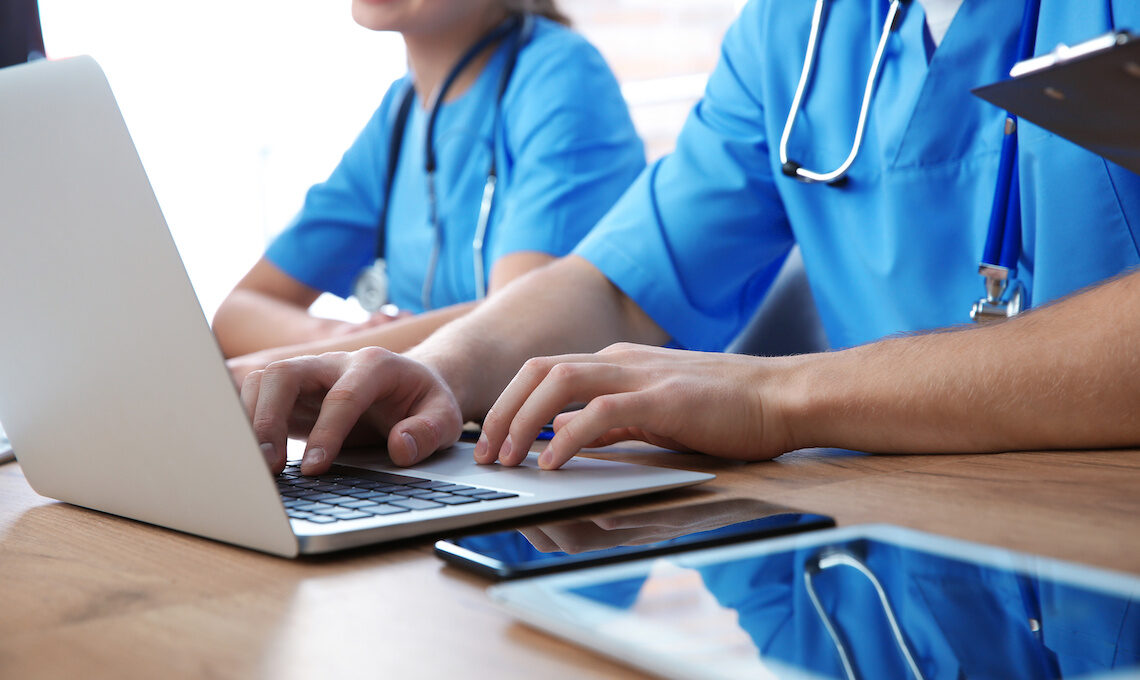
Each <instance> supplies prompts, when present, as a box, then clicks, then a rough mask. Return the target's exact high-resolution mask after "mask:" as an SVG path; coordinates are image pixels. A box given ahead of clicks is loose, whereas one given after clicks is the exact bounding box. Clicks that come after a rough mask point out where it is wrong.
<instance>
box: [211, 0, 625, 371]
mask: <svg viewBox="0 0 1140 680" xmlns="http://www.w3.org/2000/svg"><path fill="white" fill-rule="evenodd" d="M523 11H529V12H533V14H532V17H533V19H532V20H531V22H529V23H526V24H524V23H522V22H518V23H517V24H512V23H510V22H512V21H514V20H513V19H512V18H511V15H520V14H521V12H523ZM353 16H354V18H355V19H356V21H357V22H358V23H360V24H361V25H362V26H364V27H366V28H370V29H373V30H378V31H379V30H388V31H399V32H400V33H401V34H402V35H403V37H404V39H405V43H406V46H407V53H408V60H409V66H410V71H411V72H410V73H409V74H408V75H407V76H405V77H403V78H401V79H400V80H398V81H396V82H395V83H394V84H392V86H391V87H390V88H389V89H388V92H387V94H386V95H385V96H384V98H383V101H382V103H381V104H380V107H379V108H378V109H377V111H376V112H375V114H374V115H373V117H372V119H371V120H370V121H369V122H368V124H367V125H366V126H365V128H364V130H363V131H362V132H361V133H360V135H359V137H358V138H357V140H356V141H355V142H354V143H353V145H352V147H351V148H349V149H348V151H347V152H346V153H345V154H344V157H343V159H342V160H341V162H340V164H339V165H338V166H337V167H336V169H335V170H334V171H333V172H332V174H331V176H330V177H329V178H328V180H327V181H325V182H323V183H321V184H318V185H316V186H314V187H313V188H312V189H311V190H310V191H309V193H308V195H307V197H306V199H305V203H304V206H303V207H302V209H301V211H300V213H299V214H298V215H297V217H296V218H295V219H294V221H293V223H292V224H291V225H289V227H288V228H287V229H286V230H285V231H284V232H283V233H282V234H281V235H279V236H278V237H277V238H276V240H274V241H273V243H272V244H271V245H270V246H269V248H268V250H267V252H266V253H265V256H264V257H263V258H262V259H261V260H260V261H259V262H258V263H257V264H256V265H255V266H254V267H253V269H252V270H251V271H250V272H249V274H248V275H247V276H246V277H245V278H244V279H243V280H242V281H241V282H240V283H239V284H238V285H237V287H236V288H235V290H234V291H233V292H232V293H231V294H230V295H229V297H228V298H227V299H226V300H225V301H224V302H223V304H222V305H221V307H220V309H219V310H218V313H217V317H216V319H215V322H214V329H215V332H216V334H217V336H218V339H219V341H220V344H221V346H222V348H223V350H224V352H225V354H226V355H227V356H228V357H235V356H240V357H241V358H239V359H236V360H234V361H231V364H230V366H231V370H232V371H233V372H234V374H235V377H237V378H240V377H242V376H244V373H245V372H248V371H249V370H253V369H255V368H261V367H262V366H264V365H265V364H266V363H268V362H269V361H271V360H274V359H280V358H285V357H288V356H295V355H302V354H313V353H319V352H321V351H328V350H333V349H339V350H343V349H356V348H358V347H363V346H369V345H379V346H383V347H388V348H390V349H394V350H401V349H406V348H408V347H410V346H412V345H413V344H415V343H416V342H418V341H419V340H421V339H423V337H425V336H426V335H427V334H428V333H430V332H431V331H432V330H434V329H435V328H436V327H438V326H440V325H441V324H442V323H444V322H445V321H447V320H450V319H453V318H455V317H457V316H459V315H461V314H462V313H464V312H466V311H468V310H470V309H471V307H472V304H469V303H473V301H475V300H476V299H477V297H478V295H477V293H482V292H483V291H484V290H485V291H486V292H489V293H490V294H491V295H494V294H495V293H496V292H497V291H498V290H499V289H500V288H502V287H503V286H504V285H506V283H507V282H509V281H511V280H513V279H514V278H517V277H519V276H521V275H523V274H525V273H526V272H528V271H530V270H532V269H535V268H537V267H539V266H541V265H543V264H546V263H548V262H550V261H551V260H553V259H555V258H556V257H559V256H562V255H565V254H567V253H568V252H570V251H571V250H572V249H573V248H574V246H575V245H576V244H577V243H578V242H579V241H580V240H581V238H582V237H583V236H584V235H585V234H586V232H587V231H588V230H589V229H590V227H592V226H593V225H594V224H595V223H596V222H597V221H598V219H599V218H600V217H601V216H602V215H603V214H604V213H605V212H606V210H607V209H608V208H609V207H610V206H612V205H613V203H614V202H615V201H616V200H617V198H618V197H619V196H620V195H621V193H622V192H623V191H624V190H625V189H626V188H627V187H628V186H629V184H630V183H631V182H632V181H633V180H634V179H635V178H636V177H637V175H638V173H639V172H640V171H641V170H642V169H643V168H644V167H645V151H644V148H643V146H642V143H641V141H640V139H639V138H638V136H637V133H636V131H635V130H634V128H633V125H632V121H631V120H630V117H629V113H628V111H627V109H626V107H625V102H624V100H623V98H622V95H621V92H620V90H619V88H618V85H617V81H616V79H615V78H614V77H613V74H612V73H611V72H610V70H609V68H608V67H607V66H606V64H605V62H604V60H603V59H602V57H601V56H600V55H599V54H598V52H597V51H596V50H595V49H594V48H593V47H592V46H591V45H590V44H589V43H588V42H587V41H586V40H585V39H584V38H582V37H581V36H580V35H578V34H577V33H575V32H573V31H571V30H570V29H569V28H568V27H567V26H566V25H565V24H564V22H566V21H567V20H566V19H565V17H564V16H563V15H562V14H561V13H559V11H558V10H557V8H556V7H555V6H554V4H553V3H552V2H549V0H547V1H546V2H539V3H534V2H524V3H519V2H515V1H510V0H478V1H476V2H462V3H459V2H453V1H448V0H428V1H422V2H412V1H411V0H401V1H399V2H375V1H369V0H355V1H354V2H353ZM510 26H517V28H515V29H514V30H513V31H510V32H508V33H507V34H506V35H505V36H502V37H500V38H498V39H497V40H494V41H492V42H491V44H489V45H487V46H486V47H485V48H482V49H480V48H479V47H477V45H478V44H479V42H480V39H481V37H482V36H485V35H487V34H489V33H492V32H494V31H496V30H497V29H499V28H509V27H510ZM472 51H474V53H473V54H472V56H473V61H471V62H470V63H469V64H468V65H466V66H461V65H460V64H459V62H460V61H461V60H462V56H463V55H464V54H466V53H469V52H472ZM449 74H453V75H455V80H454V81H453V82H451V83H450V85H449V86H447V87H446V91H445V92H444V96H443V98H442V102H443V103H442V105H441V106H440V107H439V110H438V116H437V117H436V118H435V120H434V129H433V130H432V134H431V141H430V152H431V154H432V155H433V156H434V158H435V161H436V168H437V169H436V171H435V173H434V175H435V176H434V184H435V192H436V195H437V196H438V217H437V218H436V219H434V220H433V218H432V215H431V214H430V207H429V200H428V196H429V187H428V182H429V179H428V176H427V172H426V156H427V154H428V152H429V145H428V143H427V141H426V138H427V136H428V132H427V128H428V125H429V121H430V119H431V116H432V106H431V102H432V101H433V99H432V98H433V96H435V94H436V93H437V92H438V91H439V90H441V89H442V88H443V87H444V85H443V84H442V83H443V81H446V80H447V77H448V76H449ZM504 87H505V89H503V88H504ZM409 88H412V89H411V90H409ZM409 91H410V92H411V94H410V95H408V93H409ZM405 96H411V97H412V100H411V103H410V109H409V110H408V113H407V117H406V119H405V122H404V123H403V125H402V126H401V125H400V123H399V122H398V121H399V115H398V111H399V109H400V108H401V105H402V104H403V103H404V98H405ZM401 127H402V128H403V130H402V131H403V134H402V143H401V144H400V147H399V149H398V151H397V152H396V153H393V147H392V144H393V142H392V139H393V136H394V135H397V132H398V131H399V129H400V128H401ZM390 156H392V157H395V158H396V159H398V160H397V162H396V167H395V172H394V178H393V179H392V186H391V188H390V189H387V190H386V187H385V183H386V180H387V179H388V178H387V174H388V163H389V161H390ZM492 159H494V162H495V166H496V174H497V185H496V191H495V194H494V201H493V203H492V204H491V206H492V207H491V209H490V213H489V219H488V221H487V226H486V232H485V239H484V242H483V246H482V252H481V257H480V264H481V268H480V269H479V270H477V269H476V264H475V261H474V258H475V257H476V256H477V255H476V253H475V247H474V245H473V242H474V240H475V234H476V229H477V223H478V222H479V218H480V212H481V203H482V201H483V192H484V186H485V183H486V180H487V177H488V174H489V169H490V167H491V163H492ZM382 210H386V213H387V214H386V217H385V219H384V222H385V223H386V228H385V229H384V234H383V239H384V252H385V260H386V262H387V273H388V280H389V302H390V303H391V305H390V306H388V307H387V308H386V310H385V311H384V312H380V311H379V310H377V311H378V313H376V314H375V315H373V317H372V318H371V319H370V320H369V321H367V322H365V323H362V324H351V323H346V322H342V321H336V320H330V319H322V318H317V317H315V316H313V315H311V314H309V313H308V311H307V310H308V308H309V307H310V305H311V304H312V303H313V301H314V300H315V299H316V298H317V296H318V295H320V294H321V293H322V292H331V293H333V294H335V295H338V296H340V297H344V298H347V297H349V296H351V295H352V294H353V292H354V284H355V282H356V280H357V279H358V278H359V277H360V276H361V274H362V272H364V271H365V270H366V269H367V268H369V267H371V266H372V265H373V263H374V260H375V258H376V253H377V240H378V238H379V221H380V220H379V219H378V215H380V213H381V211H382ZM437 249H438V260H434V259H433V258H434V257H436V256H435V255H434V254H433V252H434V251H436V250H437ZM433 262H434V264H433ZM477 283H478V284H480V285H481V286H483V290H479V289H477ZM393 306H394V307H395V308H396V309H398V310H399V312H393V311H390V310H391V309H392V307H393ZM425 312H430V313H429V314H424V313H425ZM410 315H415V316H414V317H412V318H408V317H409V316H410ZM394 319H399V320H398V321H397V320H394ZM250 353H255V354H250ZM242 355H245V356H242Z"/></svg>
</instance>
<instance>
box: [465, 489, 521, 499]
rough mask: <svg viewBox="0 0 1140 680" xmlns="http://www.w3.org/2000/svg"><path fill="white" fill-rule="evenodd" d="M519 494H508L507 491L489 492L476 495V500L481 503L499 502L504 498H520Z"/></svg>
mask: <svg viewBox="0 0 1140 680" xmlns="http://www.w3.org/2000/svg"><path fill="white" fill-rule="evenodd" d="M518 497H519V495H518V494H517V493H507V492H506V491H488V492H486V493H480V494H475V498H478V499H479V500H481V501H497V500H500V499H502V498H518Z"/></svg>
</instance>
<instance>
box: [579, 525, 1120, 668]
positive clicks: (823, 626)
mask: <svg viewBox="0 0 1140 680" xmlns="http://www.w3.org/2000/svg"><path fill="white" fill-rule="evenodd" d="M662 561H664V560H661V561H659V562H662ZM670 561H671V562H672V563H674V564H675V565H680V566H684V565H685V562H686V560H685V558H683V557H682V558H675V559H673V560H670ZM686 573H687V574H689V576H688V577H687V578H686V577H685V576H684V574H686ZM698 579H699V580H698ZM694 587H697V588H700V589H703V591H704V594H703V595H700V594H694V591H693V589H694ZM572 592H574V593H575V594H577V595H579V596H581V597H584V598H587V599H589V600H592V601H594V602H597V603H601V604H606V605H608V606H609V607H612V608H614V609H618V610H624V611H626V612H627V613H628V614H629V615H632V616H635V617H638V618H640V619H643V620H645V621H647V622H650V623H651V625H653V624H661V625H663V626H666V627H668V628H673V629H675V628H676V627H677V625H678V622H685V621H690V620H697V619H696V618H691V617H698V616H702V615H700V614H699V613H698V608H697V606H696V604H697V603H700V602H701V601H702V597H703V598H704V602H705V605H704V610H705V611H706V612H707V611H708V606H707V605H708V602H710V601H712V602H715V603H716V604H717V605H718V606H719V608H721V609H722V610H725V611H726V612H727V614H725V615H724V616H721V617H720V619H718V621H720V622H721V623H720V625H723V621H725V620H731V619H732V618H734V619H735V624H734V625H735V630H736V631H737V632H742V633H743V634H745V635H746V636H747V637H748V639H749V640H750V641H751V649H745V648H742V647H741V645H740V644H739V643H738V642H731V635H725V636H723V639H724V641H725V644H724V645H722V647H721V648H719V649H714V648H710V647H709V645H707V644H704V645H694V646H693V649H691V650H684V652H685V653H690V652H691V653H692V654H693V655H697V656H699V657H701V658H708V659H710V660H711V659H719V660H721V661H723V660H724V659H734V660H735V662H736V666H737V667H744V666H743V665H742V662H743V661H744V660H745V659H744V657H746V656H749V655H751V661H752V663H753V664H756V665H755V666H754V667H755V668H758V669H762V668H765V667H766V666H767V665H769V664H775V665H776V667H783V666H788V667H791V668H795V669H800V670H801V671H806V672H807V673H809V674H812V675H815V676H818V677H824V678H841V679H849V678H851V679H853V678H862V679H868V678H915V677H917V678H1034V679H1036V678H1048V679H1054V678H1062V677H1064V678H1072V677H1081V676H1086V675H1090V674H1096V673H1100V672H1105V671H1110V670H1113V669H1122V668H1135V667H1137V666H1140V607H1137V606H1135V604H1134V603H1133V601H1132V599H1130V598H1124V597H1119V596H1116V595H1113V594H1109V593H1104V592H1098V591H1094V590H1090V589H1086V588H1082V587H1078V586H1073V585H1068V584H1061V583H1057V582H1054V581H1052V580H1048V579H1041V578H1036V577H1030V576H1026V575H1024V574H1019V573H1015V572H1013V571H1008V570H1004V569H999V568H994V567H988V566H982V565H978V564H973V563H968V562H964V561H959V560H955V559H951V558H946V557H941V556H937V555H932V554H929V553H924V552H919V551H915V550H910V549H907V548H903V547H899V546H895V545H889V544H885V543H880V542H878V541H875V540H868V539H860V540H856V541H851V542H846V543H842V544H838V545H833V546H829V547H827V548H823V549H821V548H819V547H812V548H805V549H801V550H798V551H789V552H783V553H776V554H768V555H757V556H754V557H750V558H746V559H741V560H737V561H732V562H726V563H723V564H717V565H706V566H697V567H695V568H687V569H680V570H679V569H678V568H677V567H676V566H675V567H674V568H673V569H672V570H668V569H662V567H661V566H660V565H657V566H656V567H655V568H654V569H653V570H652V571H650V572H649V574H648V575H646V576H644V577H640V578H632V579H624V580H618V581H613V582H609V583H604V584H600V585H592V586H587V587H580V588H577V589H574V590H573V591H572ZM725 616H728V617H729V618H728V619H726V618H725ZM614 624H615V625H617V621H616V620H615V621H614ZM680 625H685V624H680ZM684 637H685V636H679V639H684ZM670 651H671V652H677V651H678V650H676V649H672V650H670Z"/></svg>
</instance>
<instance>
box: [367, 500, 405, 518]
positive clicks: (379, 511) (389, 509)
mask: <svg viewBox="0 0 1140 680" xmlns="http://www.w3.org/2000/svg"><path fill="white" fill-rule="evenodd" d="M408 511H409V508H401V507H399V506H395V505H388V504H386V503H381V504H380V505H370V506H368V507H365V508H360V512H367V513H368V514H370V515H395V514H397V513H401V512H408Z"/></svg>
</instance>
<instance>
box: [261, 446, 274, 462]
mask: <svg viewBox="0 0 1140 680" xmlns="http://www.w3.org/2000/svg"><path fill="white" fill-rule="evenodd" d="M261 455H263V456H265V462H267V463H276V462H277V449H276V448H274V446H273V444H270V443H269V442H265V443H264V444H262V445H261Z"/></svg>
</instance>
